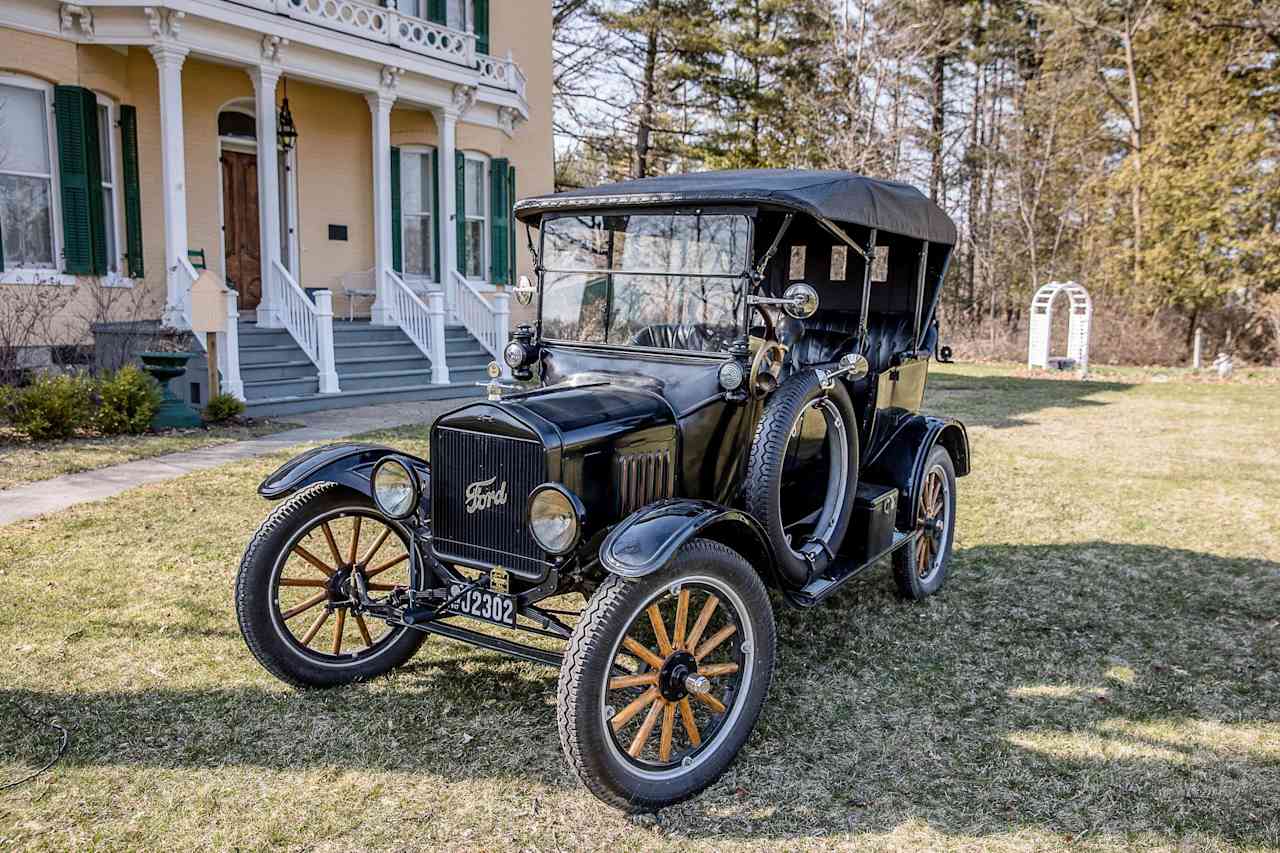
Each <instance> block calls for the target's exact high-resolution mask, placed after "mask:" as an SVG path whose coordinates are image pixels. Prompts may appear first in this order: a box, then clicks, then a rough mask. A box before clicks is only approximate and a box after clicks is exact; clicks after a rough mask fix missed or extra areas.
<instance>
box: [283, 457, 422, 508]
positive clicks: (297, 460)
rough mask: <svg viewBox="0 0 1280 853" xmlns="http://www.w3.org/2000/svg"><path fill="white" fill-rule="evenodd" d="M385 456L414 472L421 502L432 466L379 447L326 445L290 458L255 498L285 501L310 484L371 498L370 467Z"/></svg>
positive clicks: (371, 469)
mask: <svg viewBox="0 0 1280 853" xmlns="http://www.w3.org/2000/svg"><path fill="white" fill-rule="evenodd" d="M386 456H400V457H402V458H404V459H406V460H408V461H409V462H410V463H411V464H412V465H413V466H414V468H416V469H417V472H418V476H419V479H420V480H421V481H422V489H423V492H424V499H425V496H426V494H427V493H428V489H427V484H428V483H430V482H431V480H430V477H431V463H429V462H427V460H425V459H421V458H419V457H417V456H412V455H410V454H408V453H402V452H400V451H399V450H396V449H395V448H392V447H384V446H382V445H379V444H329V445H325V446H324V447H317V448H315V449H314V450H308V451H307V452H306V453H302V454H300V455H298V456H295V457H293V458H292V459H290V460H289V461H288V462H286V463H284V464H283V465H281V466H280V467H279V468H277V469H276V470H274V471H272V472H271V473H270V474H269V475H268V476H267V478H266V479H265V480H263V481H262V482H261V483H260V484H259V485H258V494H260V495H262V496H263V497H264V498H268V499H270V500H277V499H279V498H283V497H288V496H289V495H291V494H293V493H294V492H296V491H298V490H299V489H301V488H303V487H304V486H309V485H311V484H312V483H320V482H331V483H341V484H342V485H344V486H347V487H349V488H352V489H355V490H356V491H357V492H360V493H361V494H363V495H368V496H369V497H371V498H372V497H373V484H372V482H371V481H370V478H371V477H372V475H373V466H374V465H376V464H377V463H378V460H380V459H382V458H383V457H386Z"/></svg>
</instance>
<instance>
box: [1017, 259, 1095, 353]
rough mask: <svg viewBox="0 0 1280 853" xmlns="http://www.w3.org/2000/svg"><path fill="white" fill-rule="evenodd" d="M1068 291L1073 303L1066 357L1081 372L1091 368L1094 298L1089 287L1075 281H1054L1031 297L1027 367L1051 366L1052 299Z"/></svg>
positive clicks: (1068, 297) (1054, 299)
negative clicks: (1090, 339)
mask: <svg viewBox="0 0 1280 853" xmlns="http://www.w3.org/2000/svg"><path fill="white" fill-rule="evenodd" d="M1059 293H1065V294H1066V296H1067V299H1068V300H1069V301H1070V304H1071V315H1070V324H1069V325H1068V326H1067V358H1068V359H1070V360H1071V361H1072V362H1074V366H1075V367H1077V368H1079V370H1080V372H1081V373H1085V372H1087V371H1088V369H1089V327H1090V326H1091V325H1092V324H1093V300H1092V299H1090V298H1089V291H1087V290H1085V289H1084V287H1082V286H1081V285H1079V284H1077V283H1076V282H1074V281H1051V282H1049V283H1048V284H1046V285H1045V286H1044V287H1041V288H1040V289H1039V290H1037V291H1036V295H1035V296H1033V297H1031V342H1030V345H1029V346H1028V348H1027V367H1041V368H1047V367H1048V366H1049V335H1050V333H1051V331H1052V330H1053V303H1054V302H1055V301H1057V298H1058V294H1059Z"/></svg>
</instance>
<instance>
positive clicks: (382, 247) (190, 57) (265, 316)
mask: <svg viewBox="0 0 1280 853" xmlns="http://www.w3.org/2000/svg"><path fill="white" fill-rule="evenodd" d="M395 5H396V8H385V7H383V6H381V5H374V4H373V3H370V2H361V0H331V2H326V3H316V2H311V0H239V2H231V0H171V2H161V3H150V2H147V3H145V4H144V2H143V0H139V2H137V3H136V4H135V3H133V2H130V0H123V2H122V0H111V2H110V3H106V2H104V3H102V4H100V5H98V4H77V5H72V4H65V3H63V4H58V3H48V2H39V0H20V2H19V3H17V4H15V5H14V6H12V7H10V8H9V9H8V10H7V11H5V12H4V13H3V14H0V25H8V26H13V27H16V28H18V29H22V30H27V31H37V32H39V31H47V30H48V29H49V28H50V26H51V25H52V26H53V27H56V31H57V33H58V37H59V38H60V39H62V40H73V41H75V42H77V43H78V44H81V45H86V44H90V43H91V45H92V47H91V48H90V50H92V51H102V50H112V51H115V52H117V53H119V54H120V55H121V56H123V57H124V59H123V60H119V59H113V58H112V57H110V56H109V55H107V54H96V55H95V56H97V55H101V56H105V57H106V60H104V62H105V64H106V65H112V64H117V63H118V64H121V65H123V66H124V68H125V69H126V70H125V71H122V72H121V73H120V74H118V75H116V76H117V77H119V78H120V79H121V80H127V82H126V83H121V89H122V90H123V91H121V92H119V93H116V94H114V95H113V97H114V98H115V100H116V102H118V103H122V104H123V103H124V102H125V101H126V100H127V101H131V102H133V103H136V111H137V116H138V118H137V121H136V123H135V125H134V126H133V127H132V128H131V130H132V133H134V134H135V138H134V139H133V140H132V149H131V148H130V144H129V142H130V140H125V141H124V142H123V143H122V145H121V147H122V149H123V150H124V151H125V155H124V157H125V161H126V162H125V164H124V173H125V175H126V177H127V176H128V173H129V168H130V166H131V165H132V168H133V169H134V175H135V176H136V175H138V174H139V173H141V178H140V179H139V178H138V177H135V178H134V179H133V180H134V181H135V186H137V187H138V189H137V190H136V191H137V192H138V194H139V196H140V204H141V209H142V214H141V219H139V217H138V216H137V214H136V213H134V212H133V211H126V212H127V213H128V214H129V215H130V216H132V217H133V219H134V220H135V221H138V222H143V223H145V224H143V225H139V227H138V228H137V235H136V237H137V241H138V246H136V247H135V245H134V242H133V241H134V238H135V234H134V229H133V222H132V221H131V222H130V223H129V226H130V227H129V229H128V230H129V232H130V233H129V240H128V241H127V242H128V244H129V245H128V249H127V255H126V257H127V258H128V259H129V269H130V271H131V272H130V275H131V276H134V277H135V278H137V279H141V278H143V273H142V272H141V267H142V264H141V257H142V256H143V254H144V251H143V250H142V248H141V243H142V242H144V241H145V242H146V243H147V244H148V245H147V248H146V250H145V254H146V256H147V258H148V261H150V260H151V258H152V252H153V251H155V247H156V244H157V243H158V242H160V240H157V239H155V238H161V239H162V241H163V265H161V264H159V263H156V264H155V265H154V266H152V265H151V264H150V263H148V267H149V268H150V271H151V273H152V275H155V274H157V273H158V274H160V275H161V276H162V283H161V282H160V281H156V284H157V285H160V286H162V288H163V310H162V311H161V312H160V313H161V321H162V322H163V324H165V325H167V326H172V327H175V328H178V329H190V328H191V327H192V300H191V287H192V285H193V283H194V282H195V280H196V278H197V277H198V276H199V275H200V273H201V272H202V271H203V270H205V269H207V270H209V271H211V272H213V273H215V274H217V275H218V276H219V277H220V278H222V279H223V280H224V281H226V282H227V283H228V285H230V286H232V287H233V288H234V295H233V296H232V297H231V299H232V300H233V301H232V302H231V303H230V305H229V308H230V309H231V310H230V311H229V312H228V314H229V319H228V321H227V323H226V327H225V328H224V329H223V330H222V332H221V334H220V335H219V341H218V344H219V345H218V347H217V355H218V368H219V386H220V387H219V389H217V390H220V391H222V392H225V393H229V394H232V395H234V396H236V397H238V398H240V399H242V400H244V401H246V402H247V403H248V405H249V411H250V413H251V414H282V413H289V412H299V411H310V410H314V409H318V408H329V407H340V406H353V405H364V404H368V403H373V402H384V401H393V400H401V399H429V398H436V397H440V396H448V395H460V394H473V393H477V388H476V385H475V382H476V381H478V380H479V379H481V378H482V377H484V375H485V373H486V371H485V367H486V365H487V364H488V362H489V361H491V360H493V359H497V360H499V361H501V358H500V356H501V348H502V346H504V345H505V343H506V339H507V331H508V327H509V325H510V305H509V301H508V298H507V295H506V293H505V292H504V288H505V287H506V286H507V285H509V284H510V283H511V282H512V280H513V278H514V274H515V273H514V270H515V265H516V256H517V248H516V245H515V240H514V234H513V233H512V229H511V221H510V216H509V211H510V206H511V204H512V202H513V201H514V194H515V191H516V189H515V186H516V172H517V166H518V165H520V166H522V167H523V164H524V162H525V160H522V159H521V158H522V157H530V154H532V157H531V159H536V158H538V155H539V154H540V153H544V154H545V157H546V159H547V161H548V162H549V161H550V136H549V133H548V134H547V139H546V140H545V145H543V144H542V140H541V139H540V138H539V137H537V136H535V138H534V139H533V140H531V139H529V138H528V137H527V136H526V135H524V134H523V128H522V125H524V124H525V123H526V122H527V121H528V119H529V104H528V101H527V100H526V90H527V88H528V81H527V79H526V77H525V74H524V72H523V70H522V69H521V67H520V66H519V65H518V64H517V63H516V61H515V59H514V58H513V55H512V54H511V52H510V51H508V52H507V55H506V57H505V58H503V57H500V56H493V55H490V53H489V50H490V47H491V46H492V45H494V44H498V43H502V42H503V41H504V39H505V40H506V41H508V42H509V43H512V44H516V43H517V39H516V38H515V36H516V35H517V33H518V32H519V30H520V27H521V24H520V22H519V21H514V20H498V19H495V20H494V21H490V20H489V19H488V16H489V12H488V9H489V4H483V6H481V5H480V4H474V5H473V4H471V3H466V2H462V3H450V4H444V3H441V4H435V3H433V4H430V5H431V9H432V12H431V15H432V17H434V16H435V9H436V7H437V6H439V8H440V9H441V10H443V9H444V8H445V7H446V5H448V9H449V22H448V23H440V22H437V21H435V20H428V19H426V18H419V17H417V16H416V15H415V14H409V12H410V11H417V10H418V9H419V6H414V5H412V4H405V3H399V4H395ZM420 5H421V10H423V11H422V13H423V14H424V15H425V14H428V13H427V11H426V9H427V7H428V4H426V3H423V4H420ZM454 5H457V6H458V10H455V9H454ZM493 5H494V6H495V7H497V6H498V5H499V4H496V3H495V4H493ZM476 8H483V9H484V17H483V18H476V17H473V16H474V14H475V13H474V9H476ZM511 8H516V7H514V6H512V7H511ZM405 10H408V11H405ZM459 10H460V11H459ZM455 11H458V15H460V17H457V16H455V14H454V13H455ZM441 14H443V13H441ZM495 14H496V10H495ZM515 14H518V13H514V12H513V13H512V15H515ZM547 49H548V50H549V44H548V45H547ZM82 61H83V60H82ZM539 61H540V60H539ZM144 63H145V64H144ZM148 67H149V69H150V72H151V73H150V74H147V73H146V72H147V71H148ZM152 75H154V76H152ZM81 76H84V75H83V74H82V75H81ZM147 77H150V80H149V81H148V80H146V78H147ZM85 85H86V88H85V90H84V92H85V97H86V99H89V100H90V101H91V100H92V98H93V97H94V94H95V91H96V90H97V88H98V87H96V86H95V87H93V88H94V90H95V91H90V90H89V88H88V87H89V85H90V84H88V83H86V84H85ZM63 88H64V89H65V88H69V87H67V86H63ZM100 98H101V95H100V94H99V99H100ZM121 109H122V110H123V109H124V107H122V108H121ZM129 109H133V107H132V106H130V107H129ZM291 119H292V120H293V121H296V125H293V126H290V121H291ZM59 120H60V121H61V116H59ZM282 124H283V127H282ZM116 126H117V127H120V125H116ZM295 129H296V133H295ZM282 130H283V131H284V132H283V133H282ZM59 132H60V133H61V127H60V128H59ZM112 132H113V133H114V131H112ZM60 138H61V137H60ZM531 142H534V143H536V144H531ZM85 147H86V150H87V149H88V148H89V147H90V146H89V145H88V144H87V143H86V145H85ZM93 147H96V139H95V146H93ZM542 148H545V149H546V150H545V152H543V151H541V149H542ZM131 150H132V151H133V152H136V153H134V154H133V156H134V157H135V158H136V161H135V163H133V164H130V163H129V162H128V157H129V152H130V151H131ZM263 152H272V153H271V156H263ZM530 171H536V170H534V169H530ZM157 179H158V180H157ZM54 180H55V181H56V180H57V178H56V175H55V177H54ZM128 189H129V188H128V186H127V185H126V193H125V194H126V196H127V195H128ZM64 191H65V190H64ZM126 204H128V199H127V198H126ZM157 214H160V215H159V216H157ZM95 223H96V220H94V221H91V222H90V223H89V227H90V229H91V228H93V227H98V228H101V227H102V226H101V225H100V224H96V225H95ZM154 225H158V226H160V227H158V228H153V227H152V226H154ZM108 227H110V226H109V225H108ZM157 232H158V233H157ZM135 257H136V258H137V259H138V263H137V268H138V272H136V273H135V272H133V269H134V266H133V259H134V258H135ZM155 260H157V261H158V260H160V259H159V258H155ZM161 266H162V270H161V269H158V267H161ZM148 278H150V277H148ZM151 280H154V279H151ZM153 316H154V315H153ZM196 337H197V338H198V339H200V341H201V346H204V340H203V339H204V336H203V335H202V334H197V336H196ZM211 390H212V389H211ZM208 393H210V392H205V394H206V395H207V394H208Z"/></svg>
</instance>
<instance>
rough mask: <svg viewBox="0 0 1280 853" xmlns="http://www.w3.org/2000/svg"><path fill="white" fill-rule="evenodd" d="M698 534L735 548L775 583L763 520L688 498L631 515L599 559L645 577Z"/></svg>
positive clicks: (608, 540)
mask: <svg viewBox="0 0 1280 853" xmlns="http://www.w3.org/2000/svg"><path fill="white" fill-rule="evenodd" d="M696 537H701V538H704V539H714V540H715V541H717V542H720V543H722V544H723V545H725V546H726V547H729V548H732V549H733V550H734V551H737V552H738V553H739V554H741V555H742V556H743V558H744V559H746V560H747V562H749V563H751V565H752V566H754V567H755V569H756V571H758V572H760V574H761V575H762V576H763V577H764V578H765V580H766V581H768V582H770V583H776V573H775V572H776V570H775V566H774V559H773V550H772V548H770V547H769V540H768V538H767V537H766V536H765V532H764V528H763V527H761V526H760V523H759V522H758V521H756V520H755V519H754V518H752V517H751V516H750V515H748V514H747V513H745V512H742V511H741V510H736V509H730V508H729V507H725V506H721V505H720V504H717V503H714V502H712V501H705V500H694V499H689V498H677V499H673V500H664V501H658V502H656V503H652V504H649V505H648V506H645V507H642V508H641V509H638V510H636V511H635V512H633V513H632V514H631V515H629V516H627V517H626V518H625V519H623V520H622V522H621V523H620V524H619V525H618V526H617V527H615V528H614V529H613V530H611V531H610V532H609V535H608V536H606V537H605V540H604V542H603V543H602V544H601V545H600V563H601V564H602V565H603V566H604V567H605V569H607V570H608V571H609V572H610V573H612V574H615V575H620V576H622V577H624V578H639V577H644V576H645V575H648V574H652V573H653V572H656V571H657V570H658V569H661V568H662V567H663V566H665V565H666V564H667V562H668V561H669V560H670V559H671V558H672V556H674V555H675V553H676V551H678V550H680V547H681V546H682V545H684V544H685V543H686V542H688V541H689V540H691V539H694V538H696Z"/></svg>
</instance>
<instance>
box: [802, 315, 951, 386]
mask: <svg viewBox="0 0 1280 853" xmlns="http://www.w3.org/2000/svg"><path fill="white" fill-rule="evenodd" d="M867 332H868V334H867V346H866V349H865V351H864V352H863V355H865V356H866V357H867V363H868V364H869V365H870V366H871V372H872V373H883V372H884V371H886V370H888V369H889V368H890V367H892V366H893V357H894V356H896V355H898V354H899V353H904V352H909V351H910V350H912V349H913V348H914V343H915V341H914V340H913V335H914V332H915V317H914V316H913V315H910V314H871V315H870V316H869V317H868V318H867ZM780 336H781V337H782V338H783V340H782V343H784V344H786V345H787V346H788V347H789V349H788V350H787V364H788V366H789V367H790V368H791V370H792V371H796V370H802V369H804V368H806V367H813V366H814V365H818V364H828V363H830V362H833V361H837V360H838V359H839V358H840V356H842V355H845V354H846V353H849V352H852V351H853V348H854V346H855V344H856V342H857V338H858V315H857V314H854V313H852V312H835V311H831V312H826V313H824V314H816V315H814V316H813V317H811V318H809V319H808V320H806V321H804V322H803V323H801V322H800V321H795V322H788V323H787V324H786V328H785V330H780ZM788 338H790V339H791V340H788ZM937 340H938V330H937V327H936V326H930V327H929V328H928V329H926V330H925V335H924V340H923V341H922V342H921V349H922V350H924V351H925V352H928V353H932V352H933V348H934V345H935V344H936V342H937Z"/></svg>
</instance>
